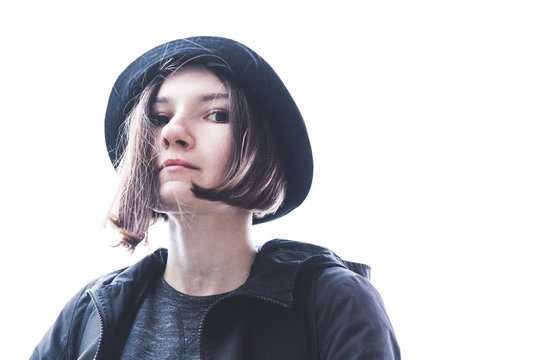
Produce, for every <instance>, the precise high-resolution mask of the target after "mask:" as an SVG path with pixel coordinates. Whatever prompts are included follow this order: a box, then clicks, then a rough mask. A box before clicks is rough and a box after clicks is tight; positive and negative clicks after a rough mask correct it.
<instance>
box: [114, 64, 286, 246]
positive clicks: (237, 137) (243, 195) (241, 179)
mask: <svg viewBox="0 0 540 360" xmlns="http://www.w3.org/2000/svg"><path fill="white" fill-rule="evenodd" d="M187 66H190V67H191V66H197V67H203V68H204V69H207V70H209V71H210V72H211V73H213V74H214V75H216V76H217V77H218V78H219V79H220V80H221V81H222V82H223V83H224V85H225V87H226V88H227V90H228V92H229V104H230V109H229V121H230V122H231V127H232V138H233V139H232V140H233V141H232V143H233V145H232V149H231V155H230V158H229V159H228V163H229V166H228V169H227V171H226V172H225V174H224V175H223V178H222V179H221V181H220V183H219V184H218V185H217V186H215V187H213V188H203V187H200V186H198V185H197V184H195V183H192V188H191V191H192V192H193V194H194V195H195V196H196V197H198V198H201V199H206V200H210V201H222V202H224V203H226V204H229V205H232V206H236V207H239V208H242V209H246V210H248V211H252V212H253V215H254V216H255V217H257V218H261V217H263V216H265V215H266V214H271V213H274V212H275V211H276V210H277V209H278V208H279V207H280V205H281V204H282V202H283V200H284V198H285V190H286V181H285V176H284V171H283V169H282V166H281V164H280V161H279V157H278V155H277V151H276V149H275V141H274V139H272V136H271V135H272V134H271V131H270V129H269V128H268V124H267V121H266V119H265V118H264V114H263V113H262V112H261V111H260V107H259V106H258V104H257V103H256V101H255V99H253V98H250V97H249V94H248V93H246V92H245V91H243V89H241V88H240V87H239V86H238V85H237V84H235V83H234V82H233V80H232V76H231V75H230V73H228V71H227V69H225V68H223V67H219V68H216V67H212V66H209V65H207V64H205V63H202V62H198V61H197V59H196V58H194V59H191V60H188V61H183V62H182V63H179V62H175V61H170V62H168V63H165V64H164V65H163V66H162V67H161V68H160V71H159V74H158V75H157V76H156V77H155V78H154V79H153V80H152V81H151V82H150V83H149V84H148V85H147V86H146V87H145V88H144V90H143V91H142V93H141V94H140V96H139V98H138V101H137V104H136V105H135V106H134V107H133V110H132V111H131V112H130V114H129V115H128V116H127V118H126V121H125V123H124V127H123V129H122V138H121V141H122V142H123V143H124V145H125V151H124V153H123V154H122V156H121V157H120V158H119V164H118V172H119V175H120V183H119V189H118V192H117V194H116V197H115V200H114V202H113V205H112V207H111V210H110V212H109V221H110V222H111V223H112V224H113V226H114V227H115V228H116V229H117V230H118V231H119V232H120V233H121V235H122V239H121V240H120V242H119V243H118V244H117V246H119V245H122V246H124V247H126V248H127V249H129V250H130V251H133V250H135V248H136V246H137V245H138V244H139V243H140V242H141V241H147V236H148V228H149V226H150V225H151V224H152V223H154V222H155V221H156V220H157V219H159V218H164V219H167V216H166V214H163V213H159V212H157V211H156V209H158V208H159V198H158V195H157V186H158V181H157V174H158V163H157V151H156V148H155V147H156V141H155V138H156V136H157V135H158V130H159V126H158V125H155V123H154V122H153V119H152V113H151V108H152V104H153V102H154V100H155V97H156V95H157V92H158V91H159V88H160V86H161V84H162V83H163V81H164V80H165V79H166V78H167V77H168V76H170V75H171V74H173V73H175V72H178V71H182V69H184V68H185V67H187ZM179 210H180V211H182V209H179Z"/></svg>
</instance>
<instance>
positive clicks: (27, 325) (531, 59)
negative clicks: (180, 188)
mask: <svg viewBox="0 0 540 360" xmlns="http://www.w3.org/2000/svg"><path fill="white" fill-rule="evenodd" d="M536 4H537V3H536V2H535V1H519V0H517V1H516V0H514V1H476V0H468V1H355V2H353V1H351V2H345V1H331V2H329V3H325V4H324V5H323V4H322V3H318V2H316V1H312V2H309V3H308V2H306V3H302V2H295V1H285V2H279V1H277V2H276V1H266V2H260V3H258V2H256V1H246V2H235V1H220V2H214V1H210V0H207V1H199V2H196V1H189V2H188V1H144V2H139V1H109V2H107V3H105V2H99V1H94V2H85V3H83V2H77V1H70V2H68V1H66V2H59V1H27V2H24V1H20V2H18V3H17V5H6V4H5V3H4V5H1V7H2V8H1V9H0V13H1V15H0V20H1V21H0V30H1V34H2V35H1V36H2V41H1V46H2V51H1V55H0V59H1V66H0V81H1V82H0V92H1V94H0V101H1V110H0V111H1V112H0V114H1V115H0V118H1V122H2V130H1V133H0V134H1V141H0V146H1V148H0V150H1V156H2V157H1V159H2V176H1V179H2V180H1V181H2V182H1V187H0V191H1V204H2V206H1V211H2V213H1V216H0V219H1V221H2V237H1V238H2V259H1V261H0V267H1V269H0V274H1V276H2V278H1V292H2V295H1V296H0V302H1V306H0V338H1V339H2V346H1V347H0V358H2V359H19V358H20V359H26V358H28V357H29V355H30V353H31V352H32V350H33V347H34V346H35V344H36V343H37V342H38V341H39V339H40V338H41V336H42V335H43V334H44V332H45V331H46V329H47V328H48V327H49V325H50V324H51V323H52V322H53V320H54V319H55V318H56V315H57V314H58V312H59V311H60V309H61V308H62V306H63V305H64V303H65V302H66V301H67V300H68V299H69V298H70V297H71V296H72V295H73V294H74V293H75V292H76V291H77V290H78V289H79V288H80V287H81V286H82V285H83V284H85V283H86V282H87V281H89V280H91V279H93V278H95V277H97V276H99V275H101V274H102V273H105V272H108V271H111V270H113V269H116V268H119V267H121V266H124V265H127V264H130V263H132V262H134V261H136V259H138V258H139V257H140V256H143V255H144V254H146V253H148V252H149V251H151V250H152V249H154V248H156V247H158V246H159V245H160V242H161V239H163V236H164V233H163V232H162V231H161V229H156V230H154V231H153V240H152V242H151V244H150V247H149V248H141V249H139V250H138V251H137V252H136V254H135V255H132V256H129V255H127V254H126V252H125V251H124V250H122V249H119V248H111V247H110V244H112V243H113V242H114V241H115V240H116V239H117V237H116V234H115V233H114V231H112V230H110V229H104V228H103V222H104V219H105V214H106V212H107V209H108V206H109V203H110V199H111V197H112V194H113V193H114V191H115V185H116V175H115V173H114V170H113V168H112V167H111V165H110V164H109V160H108V157H107V154H106V152H105V145H104V139H103V116H104V113H105V106H106V102H107V99H108V95H109V91H110V88H111V87H112V85H113V82H114V80H115V79H116V77H117V76H118V74H119V73H120V72H121V71H122V70H123V69H124V67H125V66H127V65H128V64H129V63H130V62H131V61H132V60H134V59H135V58H136V57H137V56H139V55H140V54H142V53H143V52H144V51H146V50H148V49H150V48H151V47H153V46H156V45H158V44H161V43H163V42H166V41H169V40H173V39H176V38H181V37H186V36H192V35H219V36H225V37H230V38H233V39H236V40H239V41H241V42H243V43H244V44H246V45H248V46H249V47H251V48H253V49H254V50H255V51H257V52H258V53H259V54H260V55H262V56H263V57H264V58H265V59H266V60H267V61H268V62H269V63H270V64H271V65H272V66H273V67H274V69H275V70H276V71H277V72H278V74H280V76H281V77H282V79H283V80H284V82H285V83H286V84H287V86H288V88H289V90H290V92H291V93H292V95H293V96H294V98H295V99H296V101H297V103H298V105H299V107H300V109H301V110H302V112H303V115H304V117H305V120H306V123H307V127H308V130H309V133H310V137H311V141H312V146H313V153H314V158H315V177H314V182H313V187H312V191H311V193H310V196H309V197H308V199H307V200H306V202H305V203H304V205H302V206H301V207H300V208H299V209H297V210H296V211H294V212H293V213H292V214H290V215H289V216H287V217H285V218H284V219H281V220H278V221H274V222H273V223H270V224H268V225H261V226H257V227H256V228H255V235H256V237H257V241H258V242H263V241H264V240H266V239H270V238H274V237H283V238H292V239H296V240H303V241H309V242H313V243H317V244H320V245H324V246H328V247H330V248H332V249H333V250H334V251H336V252H337V253H338V254H339V255H341V256H342V257H344V258H347V259H349V260H354V261H360V262H365V263H368V264H370V265H371V266H372V267H373V279H372V280H373V283H374V284H375V286H376V287H377V288H378V289H379V291H380V292H381V294H382V296H383V298H384V300H385V303H386V307H387V310H388V313H389V315H390V317H391V319H392V322H393V324H394V327H395V331H396V334H397V336H398V340H399V342H400V345H401V348H402V353H403V357H404V359H415V360H424V359H425V360H428V359H429V360H432V359H439V360H441V359H540V354H539V353H540V351H539V350H538V341H539V338H540V330H539V324H540V311H539V304H540V291H539V279H538V277H539V275H540V270H539V265H538V255H539V252H540V251H539V250H538V247H537V245H536V244H537V243H538V240H539V238H540V229H539V217H540V190H539V186H540V167H539V155H540V141H539V135H540V131H539V130H540V126H539V120H540V117H539V115H540V106H539V105H540V104H539V96H540V65H539V64H540V48H539V46H540V45H539V44H540V42H539V40H540V26H539V24H540V21H539V19H540V12H539V9H538V6H537V5H536Z"/></svg>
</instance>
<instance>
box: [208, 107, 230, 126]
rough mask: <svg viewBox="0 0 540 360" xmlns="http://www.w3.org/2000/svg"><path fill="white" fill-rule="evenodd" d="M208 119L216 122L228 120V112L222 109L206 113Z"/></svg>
mask: <svg viewBox="0 0 540 360" xmlns="http://www.w3.org/2000/svg"><path fill="white" fill-rule="evenodd" d="M208 119H209V120H211V121H214V122H217V123H227V122H229V113H227V112H226V111H223V110H216V111H213V112H212V113H210V115H208Z"/></svg>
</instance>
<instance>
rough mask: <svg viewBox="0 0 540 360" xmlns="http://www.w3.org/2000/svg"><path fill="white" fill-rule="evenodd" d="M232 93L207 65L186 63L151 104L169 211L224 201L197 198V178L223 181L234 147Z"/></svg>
mask: <svg viewBox="0 0 540 360" xmlns="http://www.w3.org/2000/svg"><path fill="white" fill-rule="evenodd" d="M229 108H230V106H229V95H228V91H227V88H226V87H225V85H224V84H223V83H222V82H221V80H219V78H218V77H216V76H215V75H214V74H212V73H211V72H210V71H208V70H206V69H204V68H202V67H195V66H191V67H186V68H184V69H182V70H180V71H178V72H176V73H174V74H173V75H170V76H169V77H168V78H166V79H165V81H164V82H163V84H162V85H161V87H160V89H159V91H158V93H157V96H156V99H155V101H154V103H153V104H152V108H151V118H152V121H153V122H154V124H155V125H156V126H157V132H156V142H157V152H158V164H159V176H158V186H159V189H158V195H159V199H160V204H161V208H160V209H158V210H161V211H165V212H176V211H179V210H180V207H182V210H183V211H188V212H206V211H211V210H212V209H215V208H216V207H224V206H226V205H225V204H223V203H219V202H211V201H207V200H202V199H198V198H196V197H195V196H194V195H193V193H192V192H191V186H192V182H193V183H195V184H197V185H199V186H201V187H213V186H216V185H218V183H219V182H220V180H221V178H222V177H223V175H224V172H225V170H226V168H227V166H228V159H229V154H230V151H231V146H232V130H231V124H230V122H229Z"/></svg>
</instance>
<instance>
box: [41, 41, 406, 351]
mask: <svg viewBox="0 0 540 360" xmlns="http://www.w3.org/2000/svg"><path fill="white" fill-rule="evenodd" d="M105 135H106V141H107V146H108V150H109V154H110V157H111V160H112V162H113V164H114V166H115V167H117V169H118V171H119V174H120V177H121V184H120V190H119V193H118V197H117V199H116V201H115V203H114V206H113V210H112V211H111V215H110V220H111V223H112V224H114V226H116V227H117V228H118V230H119V231H120V233H121V234H122V240H121V244H122V245H124V246H125V247H127V248H128V249H130V250H133V249H134V248H135V247H136V246H137V245H138V244H139V243H140V242H144V241H146V237H147V233H148V228H149V226H150V224H151V223H152V221H153V220H155V219H158V218H164V219H165V220H166V221H168V224H169V229H170V233H169V248H168V250H165V249H159V250H157V251H156V252H155V253H153V254H151V255H149V256H147V257H146V258H144V259H142V260H141V261H139V262H138V263H136V264H135V265H133V266H131V267H128V268H127V269H122V270H118V271H115V272H113V273H111V274H108V275H105V276H103V277H101V278H99V279H97V280H95V281H93V282H91V283H90V284H88V285H87V286H85V287H84V288H83V289H82V290H81V291H80V292H79V293H78V294H76V295H75V297H74V298H73V299H72V300H71V301H70V302H69V303H68V305H67V306H66V307H65V308H64V310H63V311H62V312H61V314H60V316H59V318H58V319H57V321H56V322H55V324H54V325H53V326H52V327H51V329H50V330H49V332H48V333H47V334H46V335H45V337H44V338H43V340H42V341H41V342H40V344H39V345H38V346H37V347H36V349H35V351H34V353H33V355H32V359H227V360H231V359H245V360H255V359H272V360H278V359H279V360H286V359H291V360H292V359H295V360H299V359H306V360H307V359H343V360H352V359H362V360H367V359H377V360H381V359H389V360H390V359H399V358H400V354H399V348H398V345H397V343H396V340H395V336H394V333H393V330H392V326H391V324H390V321H389V319H388V317H387V315H386V312H385V310H384V307H383V303H382V300H381V298H380V296H379V295H378V293H377V291H376V290H375V289H374V288H373V287H372V286H371V284H370V283H369V281H368V275H369V268H368V267H367V266H366V265H362V264H355V263H350V262H347V261H344V260H342V259H340V258H339V257H338V256H336V255H335V254H334V253H333V252H331V251H330V250H328V249H325V248H321V247H318V246H315V245H310V244H307V243H299V242H293V241H287V240H272V241H269V242H267V243H266V244H264V246H262V248H260V249H258V248H256V247H255V246H254V245H253V243H252V241H251V238H250V228H251V226H252V224H257V223H261V222H265V221H269V220H272V219H275V218H278V217H280V216H283V215H285V214H287V213H288V212H290V211H291V210H293V209H294V208H296V207H297V206H298V205H300V204H301V203H302V201H303V200H304V198H305V197H306V196H307V193H308V191H309V188H310V185H311V179H312V172H313V164H312V156H311V148H310V144H309V139H308V136H307V132H306V129H305V125H304V122H303V119H302V117H301V115H300V112H299V111H298V108H297V107H296V105H295V103H294V101H293V99H292V98H291V96H290V95H289V93H288V91H287V89H286V88H285V86H284V84H283V83H282V82H281V80H280V79H279V77H278V76H277V75H276V74H275V73H274V71H273V70H272V69H271V68H270V66H269V65H268V64H267V63H266V62H265V61H264V60H263V59H262V58H261V57H259V56H258V55H257V54H256V53H255V52H253V51H252V50H250V49H248V48H247V47H246V46H244V45H242V44H240V43H238V42H235V41H233V40H229V39H224V38H217V37H196V38H188V39H181V40H176V41H172V42H169V43H166V44H163V45H161V46H158V47H156V48H154V49H152V50H150V51H148V52H147V53H145V54H143V55H142V56H141V57H139V58H138V59H137V60H135V61H134V62H133V63H132V64H131V65H129V66H128V67H127V68H126V70H125V71H124V72H123V73H122V74H121V75H120V77H119V78H118V80H117V81H116V83H115V85H114V87H113V90H112V92H111V95H110V98H109V104H108V108H107V113H106V118H105Z"/></svg>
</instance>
